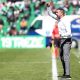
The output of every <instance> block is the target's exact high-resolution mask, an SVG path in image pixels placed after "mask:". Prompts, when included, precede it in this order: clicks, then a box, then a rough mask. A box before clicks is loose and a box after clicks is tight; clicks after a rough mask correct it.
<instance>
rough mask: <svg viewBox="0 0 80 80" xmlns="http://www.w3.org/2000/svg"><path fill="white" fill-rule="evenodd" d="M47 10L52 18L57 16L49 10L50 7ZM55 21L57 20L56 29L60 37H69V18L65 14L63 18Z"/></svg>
mask: <svg viewBox="0 0 80 80" xmlns="http://www.w3.org/2000/svg"><path fill="white" fill-rule="evenodd" d="M47 10H48V13H49V15H50V16H52V17H53V18H54V19H56V18H57V16H56V15H55V14H54V13H53V12H52V11H51V9H50V8H48V9H47ZM56 20H57V19H56ZM57 22H58V29H59V34H60V36H61V37H62V38H70V37H71V36H72V34H71V27H70V22H69V18H68V17H67V16H64V17H63V18H61V19H59V20H57Z"/></svg>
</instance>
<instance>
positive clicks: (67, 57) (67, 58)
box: [63, 43, 71, 75]
mask: <svg viewBox="0 0 80 80" xmlns="http://www.w3.org/2000/svg"><path fill="white" fill-rule="evenodd" d="M70 49H71V44H70V43H65V44H64V46H63V59H64V65H65V75H70Z"/></svg>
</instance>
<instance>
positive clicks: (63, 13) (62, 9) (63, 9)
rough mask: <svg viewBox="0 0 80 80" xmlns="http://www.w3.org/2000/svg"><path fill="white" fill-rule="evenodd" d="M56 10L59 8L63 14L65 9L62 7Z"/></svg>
mask: <svg viewBox="0 0 80 80" xmlns="http://www.w3.org/2000/svg"><path fill="white" fill-rule="evenodd" d="M57 10H61V11H62V12H63V14H65V10H64V9H63V8H57Z"/></svg>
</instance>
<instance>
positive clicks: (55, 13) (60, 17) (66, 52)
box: [47, 3, 72, 79]
mask: <svg viewBox="0 0 80 80" xmlns="http://www.w3.org/2000/svg"><path fill="white" fill-rule="evenodd" d="M47 6H48V13H49V15H50V16H52V17H53V18H54V19H56V21H57V22H58V29H59V34H60V37H61V41H60V59H61V62H62V66H63V70H64V74H63V76H62V78H67V79H71V76H70V49H71V36H72V34H71V28H70V22H68V18H67V16H66V15H65V11H64V10H63V9H62V8H58V9H54V8H53V9H52V10H51V8H52V5H51V3H48V4H47Z"/></svg>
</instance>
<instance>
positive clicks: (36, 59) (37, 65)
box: [0, 49, 80, 80]
mask: <svg viewBox="0 0 80 80" xmlns="http://www.w3.org/2000/svg"><path fill="white" fill-rule="evenodd" d="M78 52H79V51H77V50H74V49H72V50H71V60H70V61H71V64H70V65H71V76H72V79H71V80H80V58H79V56H80V54H79V53H78ZM57 68H58V74H59V75H62V66H61V62H60V59H57ZM51 69H52V67H51V52H50V50H47V49H0V80H52V71H51ZM59 79H60V78H59Z"/></svg>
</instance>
